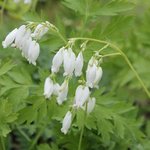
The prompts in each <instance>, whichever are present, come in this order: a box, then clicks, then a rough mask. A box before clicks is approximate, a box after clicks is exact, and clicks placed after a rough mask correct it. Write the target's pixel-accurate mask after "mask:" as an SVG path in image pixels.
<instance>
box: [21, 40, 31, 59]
mask: <svg viewBox="0 0 150 150" xmlns="http://www.w3.org/2000/svg"><path fill="white" fill-rule="evenodd" d="M31 42H32V39H31V38H28V39H26V40H25V41H24V43H23V44H22V56H23V57H25V58H26V59H28V52H29V47H30V44H31Z"/></svg>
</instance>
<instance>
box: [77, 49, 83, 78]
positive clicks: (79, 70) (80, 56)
mask: <svg viewBox="0 0 150 150" xmlns="http://www.w3.org/2000/svg"><path fill="white" fill-rule="evenodd" d="M82 68H83V54H82V52H80V53H79V54H78V56H77V58H76V61H75V76H76V77H77V76H81V74H82Z"/></svg>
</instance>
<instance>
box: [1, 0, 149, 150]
mask: <svg viewBox="0 0 150 150" xmlns="http://www.w3.org/2000/svg"><path fill="white" fill-rule="evenodd" d="M0 7H1V14H2V15H1V25H0V33H1V34H0V35H1V36H0V41H3V40H4V38H5V36H6V35H7V33H9V32H10V31H11V30H12V29H13V28H16V27H19V26H20V25H22V24H24V23H25V21H36V22H39V23H40V22H42V21H45V20H48V21H50V22H51V23H53V24H54V25H56V26H57V27H58V29H59V30H60V32H61V33H62V35H63V36H64V37H65V38H66V40H67V39H68V38H72V37H90V38H96V39H100V40H106V41H109V42H111V43H114V44H115V45H117V46H118V47H120V48H121V49H122V50H123V52H124V53H125V54H126V55H127V56H128V58H129V59H130V61H131V62H132V65H133V66H134V68H135V69H136V71H137V72H138V74H139V75H140V77H141V79H142V80H143V82H144V83H145V86H146V87H147V88H149V89H150V69H149V66H150V61H149V60H150V28H149V22H150V13H149V10H150V2H149V1H148V0H143V1H141V0H132V1H130V0H39V1H37V0H33V2H32V4H31V5H25V4H24V3H23V2H21V3H19V4H15V3H14V2H13V1H12V0H7V1H3V0H0ZM2 8H4V11H2ZM64 44H65V43H64V42H63V41H62V39H60V38H59V37H58V36H57V35H56V34H54V33H53V32H49V33H48V34H47V35H45V36H44V37H43V38H42V39H41V40H40V46H41V53H40V57H39V58H38V62H37V66H36V67H35V66H32V65H29V64H28V62H27V61H26V60H25V59H24V58H22V57H21V54H20V51H19V50H18V49H13V48H7V49H3V48H2V46H1V45H0V136H1V144H0V146H1V148H0V150H1V149H2V150H3V149H4V145H5V146H6V149H12V148H14V149H15V150H20V149H21V150H28V149H35V150H77V148H78V143H79V136H80V132H81V128H82V126H83V125H85V130H84V135H83V142H82V150H100V149H102V150H128V149H131V150H149V147H150V120H149V119H150V117H149V116H150V107H149V105H150V103H149V98H148V96H147V95H146V93H145V92H144V90H143V89H142V87H141V85H140V83H139V82H138V80H137V79H136V77H135V75H134V74H133V72H132V70H130V68H129V66H128V65H127V64H126V62H125V61H124V59H123V58H122V57H120V56H116V57H110V58H105V59H104V60H103V64H102V68H103V71H104V75H103V78H102V81H101V82H100V89H99V90H97V91H96V90H95V91H93V96H95V97H96V106H95V109H94V111H93V112H92V113H91V114H90V115H89V116H88V118H87V119H86V120H85V122H83V116H84V113H83V111H82V110H78V111H77V112H76V113H77V115H76V118H75V119H74V121H73V124H72V127H71V130H70V131H69V133H68V134H67V135H63V134H62V133H61V132H60V128H61V121H62V119H63V117H64V115H65V114H66V112H67V110H68V105H71V104H72V99H73V96H74V91H75V89H76V86H77V80H76V79H74V80H72V81H71V83H70V85H69V88H70V89H69V98H68V101H67V102H66V103H65V104H64V105H62V106H58V105H57V104H56V102H55V97H53V99H51V100H50V101H48V100H45V98H44V96H43V85H44V80H45V78H46V77H47V76H48V75H49V73H50V72H49V70H50V66H51V60H52V57H53V56H54V54H55V52H56V51H57V50H58V49H59V48H60V47H61V46H63V45H64ZM80 44H81V42H77V43H76V45H75V47H74V51H75V52H76V53H77V52H79V51H80V47H79V46H80ZM101 47H102V45H100V44H97V43H92V42H89V43H88V45H87V48H86V51H85V53H84V58H85V63H87V62H88V60H89V58H90V57H91V56H92V54H93V53H94V51H96V50H98V49H100V48H101ZM111 51H112V49H110V48H107V49H106V50H104V51H103V54H108V53H109V52H111ZM85 69H86V68H84V71H85ZM61 73H62V72H60V75H61ZM58 78H59V80H60V81H62V80H63V79H62V78H61V76H59V77H58Z"/></svg>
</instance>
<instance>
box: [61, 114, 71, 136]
mask: <svg viewBox="0 0 150 150" xmlns="http://www.w3.org/2000/svg"><path fill="white" fill-rule="evenodd" d="M71 122H72V113H71V112H70V111H68V112H67V113H66V115H65V117H64V119H63V123H62V128H61V132H63V133H64V134H67V132H68V130H69V128H70V126H71Z"/></svg>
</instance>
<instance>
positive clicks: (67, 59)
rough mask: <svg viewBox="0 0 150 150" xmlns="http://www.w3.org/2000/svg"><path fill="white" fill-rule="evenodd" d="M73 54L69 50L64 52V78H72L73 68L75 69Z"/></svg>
mask: <svg viewBox="0 0 150 150" xmlns="http://www.w3.org/2000/svg"><path fill="white" fill-rule="evenodd" d="M75 58H76V57H75V54H74V52H73V51H72V49H71V48H69V49H68V50H65V51H64V54H63V59H64V71H65V72H64V76H67V75H69V76H72V74H73V71H74V67H75Z"/></svg>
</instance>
